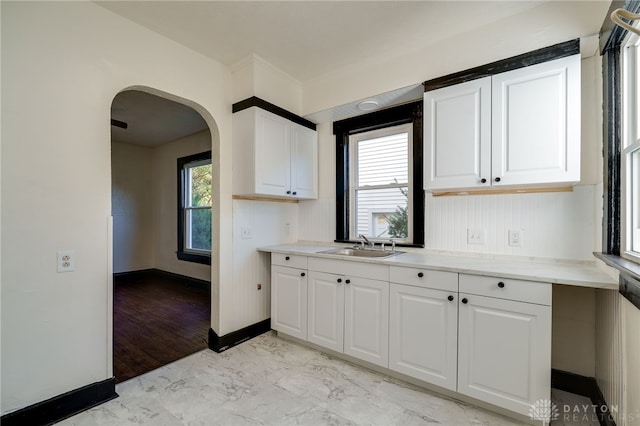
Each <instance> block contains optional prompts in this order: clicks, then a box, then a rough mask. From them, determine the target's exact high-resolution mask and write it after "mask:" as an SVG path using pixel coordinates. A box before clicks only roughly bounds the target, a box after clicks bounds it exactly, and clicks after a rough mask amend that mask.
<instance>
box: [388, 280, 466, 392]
mask: <svg viewBox="0 0 640 426" xmlns="http://www.w3.org/2000/svg"><path fill="white" fill-rule="evenodd" d="M389 293H390V297H389V298H390V305H391V306H390V316H389V324H390V326H389V327H390V329H389V368H390V369H391V370H394V371H397V372H399V373H403V374H406V375H408V376H411V377H415V378H416V379H420V380H424V381H425V382H429V383H433V384H435V385H438V386H441V387H443V388H446V389H450V390H453V391H455V390H456V385H457V380H456V379H457V374H456V373H457V367H458V365H457V361H458V353H457V350H458V341H457V333H458V301H457V294H458V293H457V289H456V291H455V292H452V291H443V290H433V289H430V288H420V287H414V286H409V285H403V284H395V283H391V287H390V290H389Z"/></svg>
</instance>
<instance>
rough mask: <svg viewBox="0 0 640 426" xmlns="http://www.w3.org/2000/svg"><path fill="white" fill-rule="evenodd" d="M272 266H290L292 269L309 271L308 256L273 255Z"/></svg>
mask: <svg viewBox="0 0 640 426" xmlns="http://www.w3.org/2000/svg"><path fill="white" fill-rule="evenodd" d="M271 264H272V265H280V266H288V267H290V268H298V269H307V256H299V255H297V254H282V253H271Z"/></svg>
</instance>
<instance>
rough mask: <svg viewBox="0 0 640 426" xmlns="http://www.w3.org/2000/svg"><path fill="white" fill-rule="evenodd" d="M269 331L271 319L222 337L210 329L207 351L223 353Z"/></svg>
mask: <svg viewBox="0 0 640 426" xmlns="http://www.w3.org/2000/svg"><path fill="white" fill-rule="evenodd" d="M269 330H271V318H267V319H266V320H263V321H260V322H257V323H255V324H251V325H250V326H247V327H245V328H241V329H240V330H236V331H232V332H231V333H228V334H225V335H224V336H218V334H217V333H216V332H215V331H213V329H212V328H210V329H209V349H211V350H212V351H214V352H218V353H220V352H224V351H226V350H227V349H230V348H232V347H234V346H236V345H239V344H240V343H242V342H244V341H246V340H249V339H253V338H254V337H257V336H259V335H261V334H263V333H266V332H267V331H269Z"/></svg>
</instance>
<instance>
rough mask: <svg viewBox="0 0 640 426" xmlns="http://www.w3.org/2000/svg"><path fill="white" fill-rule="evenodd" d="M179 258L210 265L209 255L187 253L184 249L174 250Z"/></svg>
mask: <svg viewBox="0 0 640 426" xmlns="http://www.w3.org/2000/svg"><path fill="white" fill-rule="evenodd" d="M176 255H177V256H178V259H179V260H184V261H186V262H193V263H201V264H203V265H211V256H208V255H204V254H195V253H187V252H184V251H178V252H176Z"/></svg>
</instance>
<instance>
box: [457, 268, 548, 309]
mask: <svg viewBox="0 0 640 426" xmlns="http://www.w3.org/2000/svg"><path fill="white" fill-rule="evenodd" d="M459 282H460V287H459V288H460V293H469V294H477V295H479V296H488V297H495V298H499V299H507V300H517V301H519V302H527V303H536V304H538V305H547V306H551V283H544V282H537V281H523V280H512V279H505V278H499V277H483V276H479V275H465V274H460V281H459Z"/></svg>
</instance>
